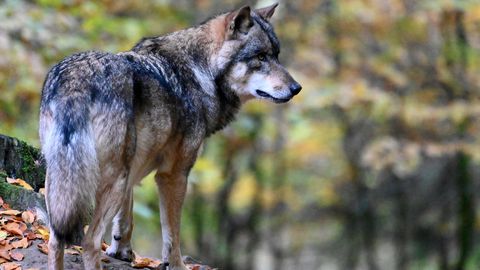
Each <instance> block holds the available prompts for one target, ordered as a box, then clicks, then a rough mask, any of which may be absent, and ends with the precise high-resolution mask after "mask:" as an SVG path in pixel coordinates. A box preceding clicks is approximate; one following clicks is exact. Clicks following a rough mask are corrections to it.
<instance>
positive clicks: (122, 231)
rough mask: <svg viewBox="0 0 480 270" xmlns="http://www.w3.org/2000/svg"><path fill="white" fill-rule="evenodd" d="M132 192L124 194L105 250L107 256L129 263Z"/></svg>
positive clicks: (130, 259) (130, 258)
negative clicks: (108, 244)
mask: <svg viewBox="0 0 480 270" xmlns="http://www.w3.org/2000/svg"><path fill="white" fill-rule="evenodd" d="M132 210H133V191H132V190H130V191H128V192H127V194H125V199H124V201H123V202H122V205H121V206H120V211H118V213H117V214H116V215H115V217H114V218H113V222H112V242H111V244H110V247H108V249H107V252H106V253H107V255H108V256H110V257H114V258H117V259H120V260H122V261H128V262H131V261H133V259H134V254H133V251H132V246H131V244H130V239H131V238H132V231H133V215H132Z"/></svg>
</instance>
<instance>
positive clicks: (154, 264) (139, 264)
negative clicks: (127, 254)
mask: <svg viewBox="0 0 480 270" xmlns="http://www.w3.org/2000/svg"><path fill="white" fill-rule="evenodd" d="M160 264H162V262H161V261H160V260H155V259H150V258H146V257H140V256H138V255H135V260H134V261H133V262H132V267H135V268H145V267H147V268H153V269H156V268H158V267H159V266H160Z"/></svg>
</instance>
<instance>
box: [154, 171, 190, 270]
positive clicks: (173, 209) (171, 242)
mask: <svg viewBox="0 0 480 270" xmlns="http://www.w3.org/2000/svg"><path fill="white" fill-rule="evenodd" d="M155 181H156V182H157V186H158V190H159V193H160V221H161V224H162V238H163V250H162V256H163V258H162V259H163V261H164V263H168V265H169V268H168V269H169V270H186V269H187V268H186V267H185V265H184V263H183V261H182V256H181V253H180V217H181V214H182V213H181V212H182V204H183V199H184V198H185V191H186V189H187V176H186V174H184V173H175V174H170V173H169V174H166V173H157V175H156V176H155Z"/></svg>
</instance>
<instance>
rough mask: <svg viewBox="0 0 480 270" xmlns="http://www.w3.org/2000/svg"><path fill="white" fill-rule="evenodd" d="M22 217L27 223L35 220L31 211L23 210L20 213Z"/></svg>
mask: <svg viewBox="0 0 480 270" xmlns="http://www.w3.org/2000/svg"><path fill="white" fill-rule="evenodd" d="M22 219H23V221H24V222H25V223H27V224H32V223H33V222H34V221H35V214H34V213H33V212H32V211H25V212H23V213H22Z"/></svg>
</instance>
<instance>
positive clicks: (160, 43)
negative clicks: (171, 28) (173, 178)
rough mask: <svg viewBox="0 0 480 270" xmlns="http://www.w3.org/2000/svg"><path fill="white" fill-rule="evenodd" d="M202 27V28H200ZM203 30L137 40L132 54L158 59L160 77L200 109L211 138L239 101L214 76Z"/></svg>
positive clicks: (209, 45)
mask: <svg viewBox="0 0 480 270" xmlns="http://www.w3.org/2000/svg"><path fill="white" fill-rule="evenodd" d="M200 27H201V26H200ZM203 31H206V29H199V28H190V29H186V30H182V31H179V32H175V33H172V34H169V35H167V36H161V37H157V38H149V39H144V40H142V41H140V42H139V43H138V44H137V45H136V46H135V47H134V48H133V49H132V51H134V52H136V53H139V54H142V55H149V56H153V57H155V58H157V59H159V60H160V61H161V62H162V63H163V65H162V70H163V72H162V73H163V76H165V77H167V78H170V79H169V80H168V81H169V82H171V83H172V82H173V81H174V82H175V83H172V85H171V87H172V89H176V90H175V91H176V92H177V93H179V94H180V95H181V96H183V97H184V98H185V99H186V100H190V102H193V103H195V104H196V105H197V107H201V108H202V109H201V110H200V111H199V112H198V113H200V114H204V117H201V118H203V119H204V120H205V122H206V123H205V125H206V133H207V135H210V134H212V133H214V132H216V131H218V130H220V129H222V128H224V127H225V126H226V125H227V124H228V123H230V122H231V121H232V120H233V119H234V116H235V114H236V113H237V112H238V110H239V108H240V105H241V101H240V98H239V97H238V96H237V95H236V94H235V93H234V92H233V91H232V90H231V89H230V88H229V87H228V84H226V83H225V80H224V78H222V76H221V75H220V76H219V75H218V74H214V73H213V71H212V68H211V63H209V60H210V58H209V54H210V53H211V51H210V50H212V48H211V44H209V43H210V42H211V40H210V38H209V37H208V35H207V34H206V33H205V32H203Z"/></svg>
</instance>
